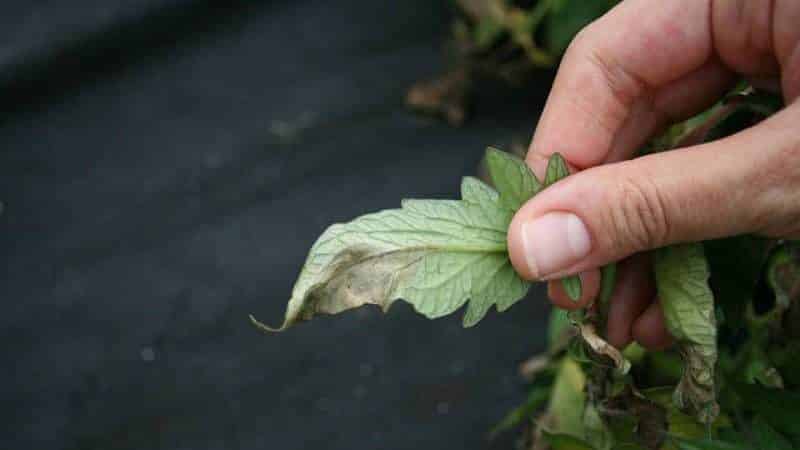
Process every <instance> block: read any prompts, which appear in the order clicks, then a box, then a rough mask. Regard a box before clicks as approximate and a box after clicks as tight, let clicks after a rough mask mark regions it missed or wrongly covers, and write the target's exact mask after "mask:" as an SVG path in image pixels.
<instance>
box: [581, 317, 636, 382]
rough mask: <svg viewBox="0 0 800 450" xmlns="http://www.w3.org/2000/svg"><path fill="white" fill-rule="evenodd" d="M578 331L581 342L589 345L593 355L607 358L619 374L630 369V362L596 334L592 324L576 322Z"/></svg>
mask: <svg viewBox="0 0 800 450" xmlns="http://www.w3.org/2000/svg"><path fill="white" fill-rule="evenodd" d="M578 331H579V333H580V335H581V338H583V342H585V343H586V345H588V346H589V348H590V349H591V350H592V352H594V354H595V355H598V356H600V357H601V358H607V359H608V360H609V361H610V362H611V363H612V364H613V366H614V368H615V369H616V370H617V372H619V373H620V374H622V375H624V374H626V373H628V371H629V370H630V369H631V363H630V361H628V360H627V359H625V357H624V356H622V353H621V352H620V351H619V350H617V349H616V348H615V347H614V346H613V345H611V344H609V343H608V342H606V341H605V339H603V338H601V337H600V336H599V335H598V334H597V330H596V329H595V326H594V324H591V323H581V324H578Z"/></svg>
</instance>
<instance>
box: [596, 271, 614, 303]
mask: <svg viewBox="0 0 800 450" xmlns="http://www.w3.org/2000/svg"><path fill="white" fill-rule="evenodd" d="M616 281H617V265H616V264H614V263H611V264H609V265H607V266H605V267H603V269H602V270H601V272H600V294H599V295H598V297H597V298H598V303H599V304H600V305H601V307H606V305H608V302H610V301H611V294H613V293H614V284H615V283H616Z"/></svg>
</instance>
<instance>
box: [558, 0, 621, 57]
mask: <svg viewBox="0 0 800 450" xmlns="http://www.w3.org/2000/svg"><path fill="white" fill-rule="evenodd" d="M545 1H546V0H545ZM550 3H551V9H550V14H549V15H548V16H547V21H546V22H545V30H544V31H545V35H544V40H545V44H546V45H547V48H548V50H550V51H551V52H552V53H555V54H561V53H563V52H564V50H566V49H567V46H568V45H569V43H570V42H571V41H572V38H574V37H575V35H576V34H578V31H580V30H581V28H583V27H585V26H586V25H588V24H589V22H591V21H593V20H595V19H596V18H598V17H600V16H602V15H603V14H604V13H605V12H606V11H608V10H609V9H610V8H611V7H612V6H613V5H614V3H616V2H615V1H609V0H590V1H586V0H550Z"/></svg>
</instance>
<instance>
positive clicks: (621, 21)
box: [527, 0, 734, 175]
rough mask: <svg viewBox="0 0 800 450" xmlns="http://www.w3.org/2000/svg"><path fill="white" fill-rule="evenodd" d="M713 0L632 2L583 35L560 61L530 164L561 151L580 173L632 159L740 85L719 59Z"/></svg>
mask: <svg viewBox="0 0 800 450" xmlns="http://www.w3.org/2000/svg"><path fill="white" fill-rule="evenodd" d="M710 3H711V0H670V1H658V2H655V1H653V0H626V1H624V2H622V3H620V4H619V5H617V6H616V7H615V8H614V9H612V10H611V11H609V12H608V13H607V14H606V15H605V16H603V17H601V18H600V19H598V20H597V21H595V22H594V23H592V24H590V25H589V26H587V27H586V28H585V29H584V30H582V31H581V32H580V33H579V34H578V36H576V38H575V40H574V41H573V42H572V44H571V45H570V47H569V49H568V50H567V52H566V54H565V55H564V58H563V60H562V62H561V66H560V68H559V71H558V74H557V76H556V79H555V82H554V83H553V87H552V90H551V92H550V95H549V97H548V100H547V104H546V106H545V108H544V111H543V113H542V116H541V118H540V121H539V124H538V126H537V128H536V132H535V134H534V138H533V141H532V143H531V148H530V151H529V152H528V157H527V160H528V164H529V165H530V166H531V167H532V168H533V170H534V171H535V172H536V173H537V174H539V175H541V173H542V171H543V167H544V165H545V164H546V163H545V161H546V159H547V157H548V156H549V155H551V154H552V153H554V152H559V153H561V154H562V155H563V156H564V157H565V158H566V160H567V161H568V162H569V163H570V164H571V165H572V166H573V167H575V168H577V169H584V168H587V167H591V166H595V165H598V164H602V163H605V162H613V161H619V160H622V159H628V158H630V157H631V156H633V155H634V154H635V152H636V150H637V149H638V148H639V147H640V146H641V145H642V144H643V143H644V142H645V141H646V140H647V139H648V138H649V137H650V136H652V134H654V133H655V132H656V131H657V130H658V129H659V128H660V127H662V126H663V125H664V124H666V123H668V122H670V121H675V120H679V119H682V118H685V117H689V116H691V115H692V114H695V113H697V112H699V111H701V110H702V109H704V108H706V107H708V106H709V105H710V104H711V103H713V102H714V101H715V100H716V99H717V98H719V97H720V96H721V95H722V94H723V93H724V92H725V90H726V89H728V88H729V86H730V84H731V82H732V81H733V79H734V78H733V74H732V73H730V72H729V71H728V70H727V69H726V68H725V67H724V66H723V65H722V64H721V63H720V62H719V61H718V60H717V59H716V58H715V57H714V49H713V42H712V37H711V36H712V34H711V30H710V25H709V23H710V21H709V17H710V14H711V11H710V7H711V6H710Z"/></svg>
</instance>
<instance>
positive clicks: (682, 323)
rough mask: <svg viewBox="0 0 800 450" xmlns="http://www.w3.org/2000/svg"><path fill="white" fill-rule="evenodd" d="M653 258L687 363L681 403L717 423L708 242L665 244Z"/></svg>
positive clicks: (667, 319)
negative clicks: (706, 256)
mask: <svg viewBox="0 0 800 450" xmlns="http://www.w3.org/2000/svg"><path fill="white" fill-rule="evenodd" d="M653 262H654V269H655V278H656V286H657V288H658V295H659V298H660V300H661V306H662V308H663V310H664V319H665V322H666V326H667V330H669V332H670V334H672V336H673V337H675V339H676V340H677V342H678V350H679V352H680V354H681V358H682V359H683V364H684V367H683V374H682V376H681V380H680V382H679V383H678V387H677V388H676V389H675V393H674V397H673V398H674V401H675V404H676V405H677V406H678V408H680V409H681V410H683V411H686V412H688V413H690V414H692V415H694V416H695V417H697V419H698V420H700V421H701V422H703V423H711V422H713V421H714V419H715V418H716V417H717V415H718V414H719V405H718V404H717V402H716V392H715V385H714V374H715V366H716V362H717V326H716V318H715V316H714V297H713V294H712V293H711V288H710V287H709V285H708V278H709V270H708V263H707V262H706V258H705V254H704V252H703V246H702V245H701V244H698V243H693V244H680V245H674V246H670V247H665V248H662V249H659V250H657V251H656V252H655V255H654V257H653Z"/></svg>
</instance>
